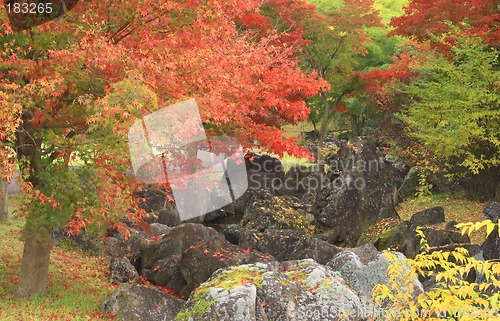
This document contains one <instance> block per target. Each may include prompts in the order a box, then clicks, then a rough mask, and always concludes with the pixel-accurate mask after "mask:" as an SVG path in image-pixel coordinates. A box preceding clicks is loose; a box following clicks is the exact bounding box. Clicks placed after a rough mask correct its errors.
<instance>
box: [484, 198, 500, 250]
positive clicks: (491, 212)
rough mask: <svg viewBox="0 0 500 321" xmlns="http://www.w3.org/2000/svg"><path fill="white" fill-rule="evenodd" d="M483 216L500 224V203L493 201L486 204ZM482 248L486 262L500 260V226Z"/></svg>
mask: <svg viewBox="0 0 500 321" xmlns="http://www.w3.org/2000/svg"><path fill="white" fill-rule="evenodd" d="M483 215H484V218H485V219H488V220H491V221H492V222H494V223H498V218H499V217H500V203H498V202H491V201H490V202H488V203H486V206H485V207H484V209H483ZM481 248H482V250H483V257H484V258H485V259H486V260H498V259H500V236H499V234H498V226H496V227H495V228H494V229H493V232H491V234H490V235H489V236H488V237H487V238H486V240H485V241H484V243H483V244H482V246H481Z"/></svg>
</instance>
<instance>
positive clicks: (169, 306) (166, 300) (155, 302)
mask: <svg viewBox="0 0 500 321" xmlns="http://www.w3.org/2000/svg"><path fill="white" fill-rule="evenodd" d="M184 303H185V302H184V301H182V300H180V299H177V298H175V297H173V296H171V295H168V294H166V293H163V292H160V291H158V290H156V289H150V288H146V287H143V286H140V285H136V284H126V283H122V284H120V286H119V287H118V289H116V291H114V292H113V293H111V294H110V295H109V296H108V297H106V298H105V299H104V301H103V302H102V303H101V310H102V311H103V312H105V313H115V314H117V316H118V318H119V319H121V320H126V321H171V320H174V318H175V316H176V314H177V313H178V312H179V310H180V309H181V308H182V306H183V305H184Z"/></svg>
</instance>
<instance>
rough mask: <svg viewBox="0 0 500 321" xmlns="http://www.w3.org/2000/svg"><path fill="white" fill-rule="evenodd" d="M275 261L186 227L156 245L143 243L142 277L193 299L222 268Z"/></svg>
mask: <svg viewBox="0 0 500 321" xmlns="http://www.w3.org/2000/svg"><path fill="white" fill-rule="evenodd" d="M258 261H262V262H272V261H274V258H272V257H270V256H268V255H265V254H262V253H260V252H256V251H247V250H245V249H241V248H240V247H238V246H236V245H234V244H231V243H229V242H228V241H226V239H225V238H224V237H223V236H222V235H220V234H219V233H217V232H216V231H215V230H214V229H213V228H210V227H205V226H203V225H201V224H195V223H185V224H181V225H179V226H177V227H175V228H173V229H172V230H171V231H170V233H169V234H167V235H164V236H163V238H162V239H161V240H159V241H156V242H151V241H149V242H148V241H146V242H143V243H141V275H143V276H144V277H146V278H147V279H149V280H150V281H151V282H153V283H154V284H157V285H161V286H166V287H168V288H170V289H172V290H173V291H174V292H175V293H177V294H179V295H181V296H182V295H186V296H187V295H189V293H191V291H193V290H194V289H195V288H196V287H197V286H199V285H200V284H201V283H202V282H204V281H205V280H207V279H208V278H209V277H210V276H211V275H212V273H213V272H214V271H216V270H218V269H219V268H222V267H226V266H230V265H238V264H245V263H253V262H258Z"/></svg>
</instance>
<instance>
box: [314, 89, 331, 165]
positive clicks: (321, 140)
mask: <svg viewBox="0 0 500 321" xmlns="http://www.w3.org/2000/svg"><path fill="white" fill-rule="evenodd" d="M320 95H321V100H322V101H323V104H324V106H325V110H324V113H323V119H322V120H321V126H320V128H319V137H318V151H317V157H318V173H324V172H325V160H324V158H323V154H322V153H321V150H322V149H323V145H324V139H325V135H326V133H327V130H328V123H329V120H330V103H329V102H328V99H327V97H326V93H321V94H320Z"/></svg>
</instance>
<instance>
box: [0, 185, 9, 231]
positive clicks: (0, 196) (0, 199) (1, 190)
mask: <svg viewBox="0 0 500 321" xmlns="http://www.w3.org/2000/svg"><path fill="white" fill-rule="evenodd" d="M8 185H9V184H8V182H7V180H3V179H0V222H4V221H7V220H8V219H9V208H8V206H7V204H8V203H7V201H8V195H7V187H8Z"/></svg>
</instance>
